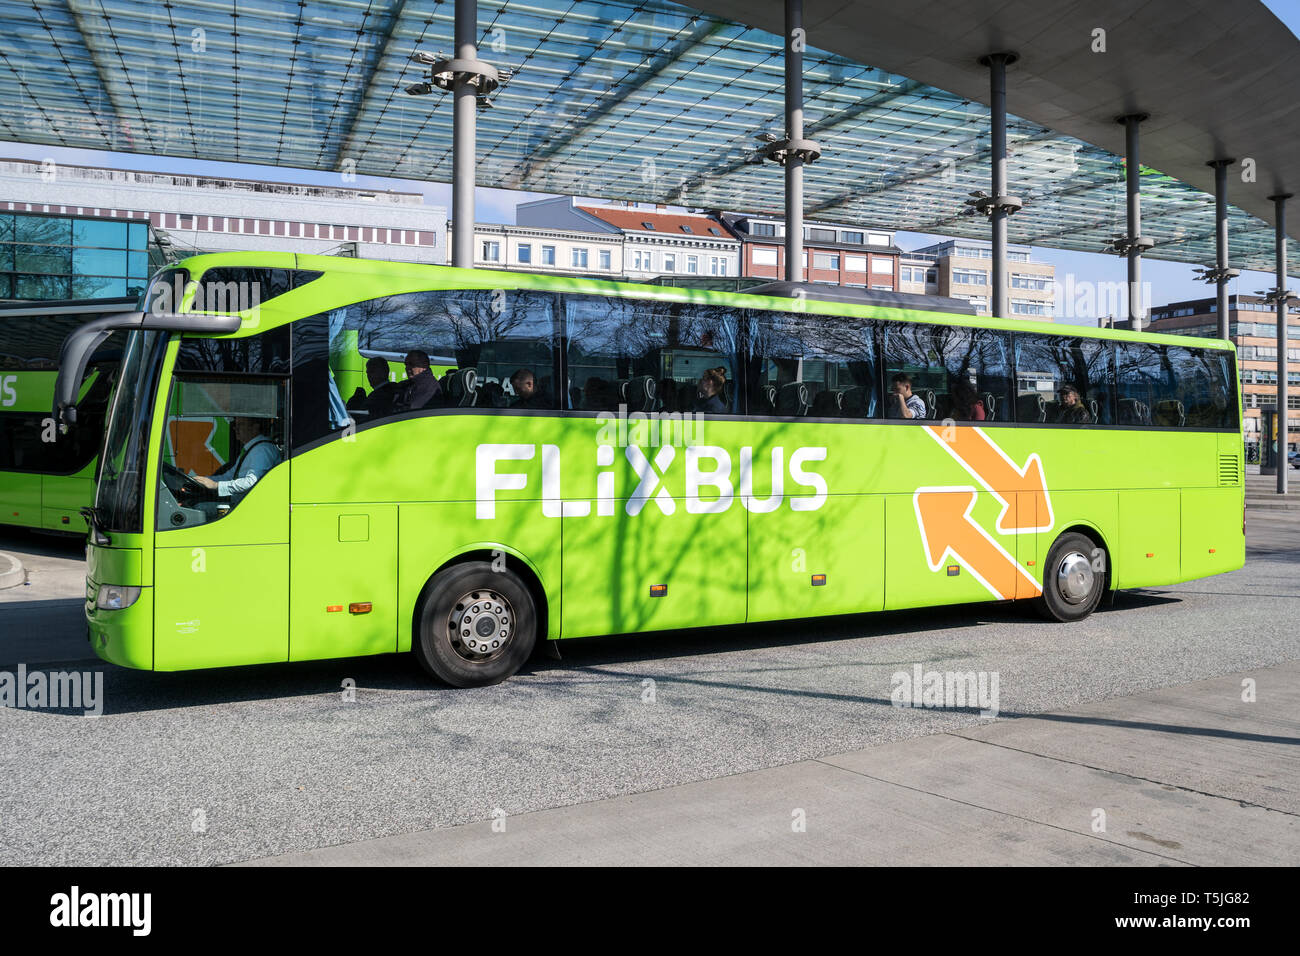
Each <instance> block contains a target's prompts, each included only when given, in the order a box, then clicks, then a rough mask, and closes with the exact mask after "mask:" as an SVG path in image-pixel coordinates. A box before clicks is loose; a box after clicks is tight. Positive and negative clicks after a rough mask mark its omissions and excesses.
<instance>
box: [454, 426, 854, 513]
mask: <svg viewBox="0 0 1300 956" xmlns="http://www.w3.org/2000/svg"><path fill="white" fill-rule="evenodd" d="M535 457H537V446H536V445H535V444H484V445H478V446H476V448H475V450H474V488H475V516H476V517H477V518H479V519H493V518H495V517H496V514H497V512H496V500H497V492H498V491H523V490H524V489H525V488H527V487H528V473H527V472H526V471H523V470H520V469H519V468H518V467H515V468H510V469H508V470H502V469H501V468H500V466H501V465H502V463H516V462H526V461H532V460H533V459H534V458H535ZM623 457H624V458H625V459H626V461H627V465H628V466H630V474H629V468H623V469H621V473H622V477H623V478H624V480H627V479H635V481H636V485H635V488H634V489H633V490H632V491H631V493H630V494H629V495H628V498H627V501H626V502H625V503H624V511H625V512H626V513H627V515H629V516H630V517H635V516H636V515H638V514H640V513H641V512H642V510H644V509H645V508H646V507H648V506H650V505H654V506H655V507H657V508H658V509H659V510H660V511H661V512H663V513H664V514H666V515H670V514H673V513H674V512H675V511H676V510H677V504H678V503H677V499H675V498H674V497H673V494H672V492H671V491H670V490H669V489H668V488H667V486H666V485H665V484H664V479H665V478H666V477H667V476H668V474H669V473H670V472H671V471H672V469H673V468H674V467H675V466H676V463H677V462H678V461H680V462H682V465H681V468H682V471H683V473H684V479H685V489H686V490H685V494H684V495H683V498H684V502H683V504H684V507H685V510H686V511H687V513H689V514H721V513H722V512H725V511H726V510H727V509H728V508H730V507H731V505H732V502H733V501H735V499H736V497H737V495H739V497H740V500H741V505H742V507H744V508H745V509H746V510H747V511H750V512H752V513H754V514H765V513H768V512H772V511H775V510H776V509H777V508H779V507H781V505H782V503H783V502H785V501H786V500H787V497H788V501H789V505H790V509H791V510H792V511H816V510H817V509H819V508H821V506H822V505H824V504H825V503H826V498H827V496H828V495H829V494H830V488H829V487H828V486H827V484H826V479H825V478H824V477H822V476H821V475H820V474H818V473H817V472H816V471H813V470H811V469H810V468H809V467H808V466H809V465H810V464H811V463H813V462H819V461H825V460H826V449H825V448H823V447H810V448H796V449H794V450H793V451H792V452H791V453H790V456H789V463H788V466H787V463H786V455H785V449H784V448H782V447H780V446H777V447H775V448H773V449H772V450H771V460H770V468H771V491H770V493H769V494H768V495H767V496H766V497H762V498H756V497H754V496H753V484H754V476H753V470H754V468H753V459H754V449H753V448H752V447H750V446H748V445H747V446H745V447H743V448H741V449H740V450H739V452H738V455H737V459H738V465H739V467H738V468H737V475H736V481H734V482H733V481H732V455H731V452H729V451H728V450H727V449H725V448H720V447H718V446H716V445H690V446H687V447H686V448H683V449H681V454H678V449H677V447H676V446H674V445H661V446H659V448H658V449H657V450H656V451H655V453H654V455H653V456H647V454H646V452H645V451H644V450H642V449H641V448H640V447H639V446H637V445H628V446H627V447H625V448H624V449H623ZM616 458H617V455H616V453H615V449H614V448H613V446H610V445H597V446H596V467H597V473H596V497H595V499H594V500H595V505H596V508H595V512H596V515H597V517H610V516H612V515H613V514H614V513H615V508H614V502H615V497H616V496H615V491H614V483H615V480H616V475H617V474H619V471H618V470H617V468H618V466H617V465H616V464H615V462H616ZM787 468H788V471H787ZM541 472H542V489H541V490H542V494H541V497H542V502H541V506H542V515H543V516H544V517H547V518H559V517H566V518H582V517H586V516H587V515H590V514H591V513H592V500H591V499H585V498H584V499H578V500H569V501H565V500H564V499H563V494H562V492H561V487H560V448H559V446H558V445H542V450H541ZM787 474H788V475H789V478H790V482H791V483H792V484H794V485H796V486H798V487H799V488H800V489H802V490H803V493H801V494H797V495H788V496H787V494H786V475H787ZM704 493H712V494H713V495H716V496H715V497H703V494H704Z"/></svg>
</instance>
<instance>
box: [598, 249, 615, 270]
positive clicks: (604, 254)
mask: <svg viewBox="0 0 1300 956" xmlns="http://www.w3.org/2000/svg"><path fill="white" fill-rule="evenodd" d="M599 256H600V267H601V268H602V269H604V270H606V271H608V270H609V269H611V268H613V266H612V265H611V264H610V263H611V261H612V259H613V256H611V255H610V254H609V250H608V249H601V250H600V253H599Z"/></svg>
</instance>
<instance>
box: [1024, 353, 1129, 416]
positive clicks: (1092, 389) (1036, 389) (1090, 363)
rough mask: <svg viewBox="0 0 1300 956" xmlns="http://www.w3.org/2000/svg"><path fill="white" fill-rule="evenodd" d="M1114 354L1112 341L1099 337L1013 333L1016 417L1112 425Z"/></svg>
mask: <svg viewBox="0 0 1300 956" xmlns="http://www.w3.org/2000/svg"><path fill="white" fill-rule="evenodd" d="M1112 353H1113V349H1112V345H1111V343H1110V342H1107V341H1104V340H1100V339H1084V338H1069V337H1066V336H1057V335H1031V334H1026V333H1020V332H1017V333H1016V420H1017V421H1020V422H1028V423H1034V422H1043V423H1045V424H1062V425H1109V424H1111V422H1113V421H1114V409H1113V405H1114V389H1113V387H1112V385H1111V382H1112V380H1113V378H1114V371H1113V368H1112V365H1113V357H1112ZM1071 393H1072V395H1071Z"/></svg>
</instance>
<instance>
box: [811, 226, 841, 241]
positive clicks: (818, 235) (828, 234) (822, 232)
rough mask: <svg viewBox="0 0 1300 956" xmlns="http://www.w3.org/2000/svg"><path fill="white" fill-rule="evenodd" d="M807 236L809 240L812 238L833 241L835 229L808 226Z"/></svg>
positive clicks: (813, 239)
mask: <svg viewBox="0 0 1300 956" xmlns="http://www.w3.org/2000/svg"><path fill="white" fill-rule="evenodd" d="M808 238H809V239H810V240H812V241H813V242H834V241H835V230H834V229H816V228H811V227H810V228H809V229H808Z"/></svg>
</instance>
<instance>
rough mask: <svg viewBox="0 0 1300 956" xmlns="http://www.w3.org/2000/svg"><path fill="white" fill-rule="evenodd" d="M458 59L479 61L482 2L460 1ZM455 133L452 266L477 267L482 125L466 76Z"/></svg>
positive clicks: (456, 92)
mask: <svg viewBox="0 0 1300 956" xmlns="http://www.w3.org/2000/svg"><path fill="white" fill-rule="evenodd" d="M455 41H456V59H457V60H470V61H472V60H477V59H478V49H477V48H476V44H477V42H478V0H456V28H455ZM452 98H453V104H452V105H453V107H454V110H455V112H454V113H453V114H452V132H451V143H452V146H451V150H452V151H451V222H452V249H451V264H452V265H454V266H458V267H460V268H462V269H472V268H473V267H474V185H475V168H474V164H475V152H476V144H475V136H476V133H477V121H478V99H477V87H476V86H475V84H474V81H473V79H472V78H471V77H470V76H469V75H468V74H464V73H458V74H456V77H455V79H454V80H453V81H452Z"/></svg>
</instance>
